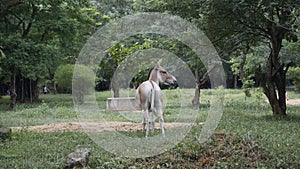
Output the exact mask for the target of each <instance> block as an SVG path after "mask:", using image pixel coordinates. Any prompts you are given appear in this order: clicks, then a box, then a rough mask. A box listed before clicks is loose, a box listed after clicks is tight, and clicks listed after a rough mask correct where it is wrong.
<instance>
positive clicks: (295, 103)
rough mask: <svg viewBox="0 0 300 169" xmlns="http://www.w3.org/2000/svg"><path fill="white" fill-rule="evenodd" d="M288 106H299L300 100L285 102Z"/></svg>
mask: <svg viewBox="0 0 300 169" xmlns="http://www.w3.org/2000/svg"><path fill="white" fill-rule="evenodd" d="M286 104H288V105H300V99H289V100H287V101H286Z"/></svg>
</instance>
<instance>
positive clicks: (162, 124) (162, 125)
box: [159, 116, 165, 137]
mask: <svg viewBox="0 0 300 169" xmlns="http://www.w3.org/2000/svg"><path fill="white" fill-rule="evenodd" d="M159 124H160V129H161V134H162V135H163V137H165V129H164V118H163V117H162V116H161V117H160V118H159Z"/></svg>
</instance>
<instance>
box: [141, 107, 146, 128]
mask: <svg viewBox="0 0 300 169" xmlns="http://www.w3.org/2000/svg"><path fill="white" fill-rule="evenodd" d="M142 113H143V120H142V131H143V132H144V131H145V127H146V118H145V111H144V110H142Z"/></svg>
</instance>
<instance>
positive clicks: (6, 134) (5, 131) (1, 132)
mask: <svg viewBox="0 0 300 169" xmlns="http://www.w3.org/2000/svg"><path fill="white" fill-rule="evenodd" d="M10 134H11V129H9V128H0V140H2V141H4V140H7V139H10Z"/></svg>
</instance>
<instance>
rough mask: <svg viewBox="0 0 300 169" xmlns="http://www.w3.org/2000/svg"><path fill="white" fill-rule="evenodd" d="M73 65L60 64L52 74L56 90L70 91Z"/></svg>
mask: <svg viewBox="0 0 300 169" xmlns="http://www.w3.org/2000/svg"><path fill="white" fill-rule="evenodd" d="M73 70H74V65H71V64H65V65H60V66H59V67H58V68H57V69H56V71H55V75H54V79H55V81H56V83H57V90H58V92H60V93H61V92H63V93H71V91H72V77H73Z"/></svg>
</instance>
